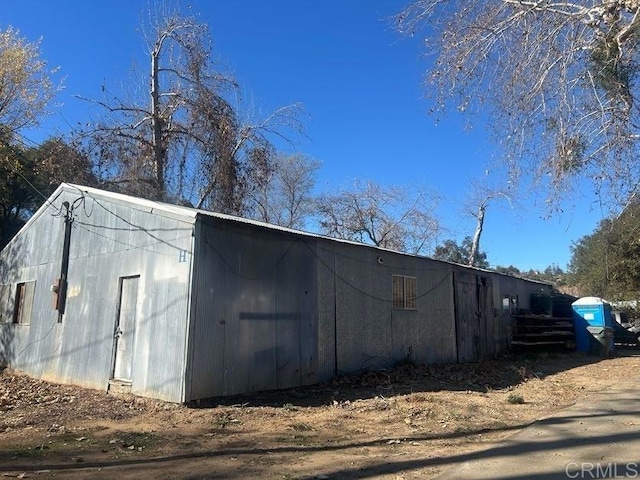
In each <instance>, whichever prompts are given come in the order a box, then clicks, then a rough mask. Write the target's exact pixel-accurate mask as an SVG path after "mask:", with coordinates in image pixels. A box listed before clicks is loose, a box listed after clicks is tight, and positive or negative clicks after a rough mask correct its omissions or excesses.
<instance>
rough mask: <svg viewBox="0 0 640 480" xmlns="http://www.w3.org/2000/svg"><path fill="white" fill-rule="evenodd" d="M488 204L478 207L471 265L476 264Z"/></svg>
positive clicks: (470, 258) (470, 254)
mask: <svg viewBox="0 0 640 480" xmlns="http://www.w3.org/2000/svg"><path fill="white" fill-rule="evenodd" d="M486 209H487V206H486V205H485V204H484V203H483V204H481V205H480V206H479V207H478V216H477V217H476V218H477V222H476V231H475V233H474V234H473V242H472V243H471V252H470V253H469V265H470V266H472V267H473V266H474V265H475V264H476V257H477V255H478V251H479V249H480V236H481V235H482V228H483V227H484V214H485V211H486Z"/></svg>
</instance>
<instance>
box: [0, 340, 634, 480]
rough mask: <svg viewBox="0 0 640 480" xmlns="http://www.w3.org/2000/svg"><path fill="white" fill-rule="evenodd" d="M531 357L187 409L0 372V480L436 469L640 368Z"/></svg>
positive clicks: (399, 370) (421, 474)
mask: <svg viewBox="0 0 640 480" xmlns="http://www.w3.org/2000/svg"><path fill="white" fill-rule="evenodd" d="M638 354H640V350H635V351H628V352H625V353H622V354H619V356H617V357H616V358H608V359H600V358H596V357H589V356H584V355H579V354H575V353H574V354H535V355H534V354H528V355H518V356H513V357H510V358H507V359H503V360H499V361H491V362H486V363H482V364H467V365H430V366H421V365H418V366H416V365H402V366H398V367H396V368H394V369H391V370H387V371H383V372H369V373H363V374H360V375H353V376H345V377H341V378H338V379H336V380H334V381H332V382H330V383H326V384H321V385H316V386H313V387H309V388H299V389H295V390H289V391H284V392H271V393H265V394H258V395H250V396H242V397H234V398H225V399H217V401H210V402H202V403H201V404H200V405H188V406H179V405H174V404H166V403H163V402H158V401H153V400H148V399H141V398H137V397H133V396H114V395H108V394H106V393H105V392H99V391H94V390H84V389H80V388H77V387H73V386H66V385H55V384H50V383H47V382H44V381H40V380H33V379H30V378H28V377H26V376H24V375H20V374H18V373H15V372H10V371H7V370H5V371H4V372H2V373H1V374H0V476H3V477H14V478H43V479H45V478H65V479H67V478H70V479H77V478H91V479H94V478H98V479H102V478H104V479H111V478H121V479H134V478H135V479H140V478H154V479H189V480H199V479H218V478H262V479H303V478H308V479H312V478H316V479H329V478H331V479H334V478H335V479H338V478H339V479H349V478H385V479H397V478H407V479H411V478H421V479H422V478H429V477H433V476H435V475H437V474H438V473H440V472H442V471H443V470H444V469H446V468H447V467H450V466H452V465H454V464H456V463H460V462H463V461H465V460H466V459H467V458H468V455H469V453H470V452H473V451H474V450H477V449H480V448H482V449H486V448H489V447H491V446H492V445H495V444H496V443H498V442H500V441H501V440H503V439H504V438H505V437H506V436H508V435H511V434H513V433H514V432H516V431H517V430H518V429H521V428H523V427H525V426H527V425H529V424H530V423H532V422H534V421H535V420H537V419H541V418H544V417H546V416H548V415H550V414H552V413H554V412H556V411H557V410H558V409H561V408H563V407H566V406H568V405H571V404H573V403H574V402H575V401H576V399H578V398H580V397H583V396H585V395H588V394H589V393H591V392H596V391H601V390H603V389H605V388H607V387H609V386H611V385H614V384H615V383H617V382H619V381H621V380H625V379H629V378H630V377H631V376H634V375H637V372H638V371H640V370H639V367H640V355H638Z"/></svg>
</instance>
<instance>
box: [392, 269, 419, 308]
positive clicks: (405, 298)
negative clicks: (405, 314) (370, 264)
mask: <svg viewBox="0 0 640 480" xmlns="http://www.w3.org/2000/svg"><path fill="white" fill-rule="evenodd" d="M417 290H418V280H417V278H416V277H405V276H404V275H393V308H399V309H403V310H416V309H417V308H418V307H417V302H416V300H417Z"/></svg>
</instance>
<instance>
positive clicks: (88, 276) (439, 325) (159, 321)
mask: <svg viewBox="0 0 640 480" xmlns="http://www.w3.org/2000/svg"><path fill="white" fill-rule="evenodd" d="M550 291H551V287H550V286H549V285H547V284H544V283H540V282H534V281H529V280H525V279H521V278H516V277H511V276H506V275H501V274H498V273H495V272H490V271H485V270H480V269H474V268H468V267H463V266H461V265H456V264H451V263H448V262H442V261H436V260H433V259H429V258H425V257H420V256H415V255H407V254H402V253H398V252H393V251H389V250H384V249H380V248H376V247H371V246H368V245H363V244H358V243H353V242H347V241H341V240H335V239H331V238H327V237H322V236H318V235H314V234H309V233H304V232H299V231H294V230H290V229H285V228H281V227H277V226H274V225H268V224H264V223H260V222H255V221H250V220H246V219H242V218H237V217H231V216H227V215H222V214H217V213H212V212H207V211H202V210H197V209H192V208H187V207H181V206H176V205H169V204H165V203H160V202H154V201H150V200H144V199H140V198H136V197H131V196H127V195H122V194H117V193H111V192H106V191H102V190H98V189H95V188H88V187H83V186H76V185H70V184H63V185H61V186H60V187H59V188H58V189H57V190H56V191H55V192H54V193H53V194H52V195H51V197H50V198H49V199H48V201H47V202H46V203H45V204H44V205H43V206H42V207H41V208H40V209H39V210H38V212H36V214H35V215H34V216H33V217H32V218H31V219H30V220H29V221H28V222H27V224H26V225H25V226H24V227H23V228H22V230H21V231H20V232H19V233H18V234H17V235H16V237H15V238H14V239H12V241H11V242H10V243H9V244H8V245H7V246H6V247H5V248H4V249H3V250H2V252H1V253H0V316H1V318H0V322H2V323H1V324H0V361H1V362H2V363H4V364H6V365H9V366H11V367H12V368H14V369H17V370H20V371H24V372H26V373H27V374H29V375H31V376H34V377H37V378H43V379H47V380H53V381H57V382H62V383H73V384H77V385H82V386H86V387H92V388H97V389H103V390H107V389H109V388H110V387H112V386H114V385H118V386H119V387H124V388H126V389H129V390H130V391H131V392H132V393H134V394H137V395H141V396H146V397H152V398H158V399H163V400H167V401H171V402H187V401H190V400H196V399H201V398H207V397H214V396H221V395H232V394H239V393H246V392H254V391H259V390H270V389H281V388H289V387H296V386H302V385H309V384H314V383H317V382H320V381H324V380H328V379H330V378H332V377H334V376H335V375H338V374H342V373H347V372H354V371H359V370H365V369H377V368H385V367H388V366H390V365H393V364H396V363H398V362H402V361H406V360H410V361H412V362H416V363H444V362H473V361H479V360H482V359H486V358H492V357H494V356H496V355H497V354H500V353H502V352H504V351H505V350H506V348H507V347H508V342H509V327H508V325H509V319H510V315H511V314H512V313H514V312H516V311H517V310H521V309H527V308H529V298H530V295H531V294H533V293H536V294H540V293H542V294H549V293H550Z"/></svg>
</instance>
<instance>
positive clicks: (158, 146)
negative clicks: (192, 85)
mask: <svg viewBox="0 0 640 480" xmlns="http://www.w3.org/2000/svg"><path fill="white" fill-rule="evenodd" d="M161 49H162V39H161V40H160V41H159V42H158V43H157V44H156V48H155V49H154V50H153V52H152V53H151V124H152V136H153V138H152V145H153V167H154V175H155V178H154V181H155V184H156V185H155V186H156V189H157V193H158V195H159V196H160V197H161V198H163V199H164V194H165V185H164V183H165V182H164V168H165V163H166V156H167V149H166V147H165V145H164V139H163V137H162V131H163V129H164V125H163V124H164V121H163V119H162V112H161V109H160V85H159V81H160V78H159V77H160V72H159V67H158V58H159V56H160V51H161Z"/></svg>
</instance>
